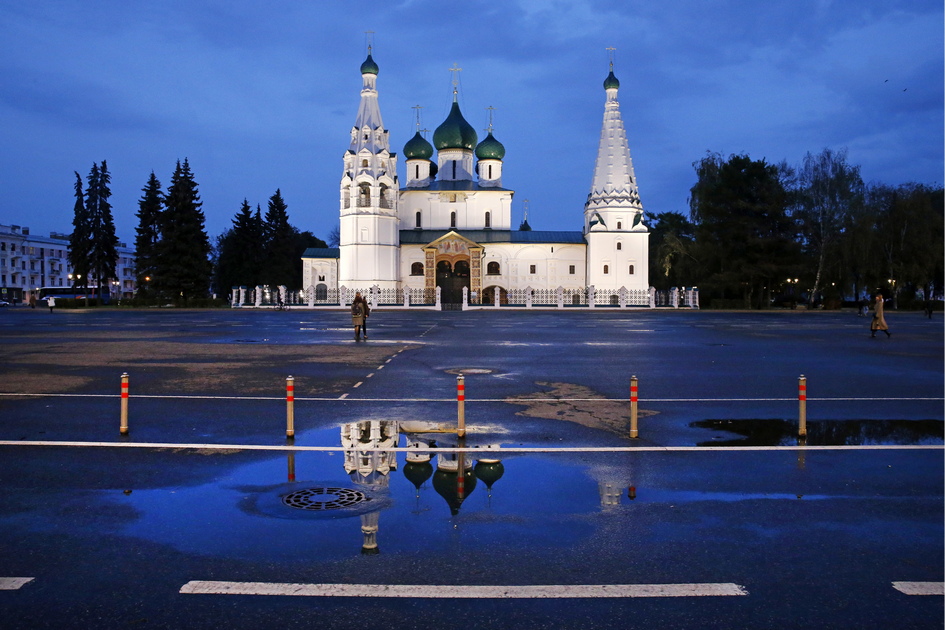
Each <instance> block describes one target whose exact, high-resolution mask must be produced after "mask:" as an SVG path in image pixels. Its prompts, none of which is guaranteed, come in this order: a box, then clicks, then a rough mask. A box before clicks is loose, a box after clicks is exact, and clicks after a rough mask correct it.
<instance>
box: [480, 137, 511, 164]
mask: <svg viewBox="0 0 945 630" xmlns="http://www.w3.org/2000/svg"><path fill="white" fill-rule="evenodd" d="M476 157H477V158H479V159H480V160H501V159H502V158H504V157H505V147H504V146H502V143H501V142H499V141H498V140H496V139H495V137H493V135H492V132H491V131H490V132H489V135H488V136H486V139H485V140H483V141H482V142H480V143H479V146H477V147H476Z"/></svg>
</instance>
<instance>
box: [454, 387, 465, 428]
mask: <svg viewBox="0 0 945 630" xmlns="http://www.w3.org/2000/svg"><path fill="white" fill-rule="evenodd" d="M456 421H457V427H456V435H457V436H458V437H466V377H465V376H462V375H460V376H457V377H456Z"/></svg>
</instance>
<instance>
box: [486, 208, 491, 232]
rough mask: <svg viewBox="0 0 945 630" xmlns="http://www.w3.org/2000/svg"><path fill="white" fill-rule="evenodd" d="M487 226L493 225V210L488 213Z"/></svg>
mask: <svg viewBox="0 0 945 630" xmlns="http://www.w3.org/2000/svg"><path fill="white" fill-rule="evenodd" d="M486 227H487V228H491V227H492V213H491V212H487V213H486Z"/></svg>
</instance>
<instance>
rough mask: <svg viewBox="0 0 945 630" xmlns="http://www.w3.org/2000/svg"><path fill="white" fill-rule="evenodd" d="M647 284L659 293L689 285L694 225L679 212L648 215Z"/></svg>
mask: <svg viewBox="0 0 945 630" xmlns="http://www.w3.org/2000/svg"><path fill="white" fill-rule="evenodd" d="M648 223H649V226H650V282H651V284H652V285H653V286H654V287H656V288H657V289H660V290H665V289H669V288H670V287H681V286H691V285H692V283H693V281H694V278H695V276H694V271H695V269H694V263H695V259H694V258H693V257H692V251H693V247H694V245H695V226H694V225H693V224H692V223H691V222H690V221H689V219H688V218H687V217H686V216H685V215H684V214H682V213H681V212H661V213H659V214H654V215H650V217H649V221H648Z"/></svg>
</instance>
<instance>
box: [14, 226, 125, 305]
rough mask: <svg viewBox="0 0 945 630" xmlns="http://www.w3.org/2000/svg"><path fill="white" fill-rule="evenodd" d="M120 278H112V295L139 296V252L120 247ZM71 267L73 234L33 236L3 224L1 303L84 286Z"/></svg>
mask: <svg viewBox="0 0 945 630" xmlns="http://www.w3.org/2000/svg"><path fill="white" fill-rule="evenodd" d="M116 273H117V274H118V277H117V278H112V279H111V285H110V287H109V292H110V293H111V294H112V295H114V294H116V293H119V294H120V295H121V297H132V296H133V295H134V293H135V251H134V249H131V248H129V247H127V246H126V245H125V244H124V243H119V244H118V260H117V265H116ZM82 284H84V282H83V281H82V280H81V279H78V278H74V277H73V275H72V266H71V265H70V264H69V235H68V234H62V233H59V232H50V234H49V236H48V237H47V236H38V235H34V234H30V229H29V228H28V227H25V226H19V225H0V300H5V301H7V302H10V303H12V304H16V303H19V302H28V301H29V299H30V297H36V298H37V299H38V298H39V297H40V296H39V290H40V289H41V288H44V287H71V286H74V285H79V286H81V285H82Z"/></svg>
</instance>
